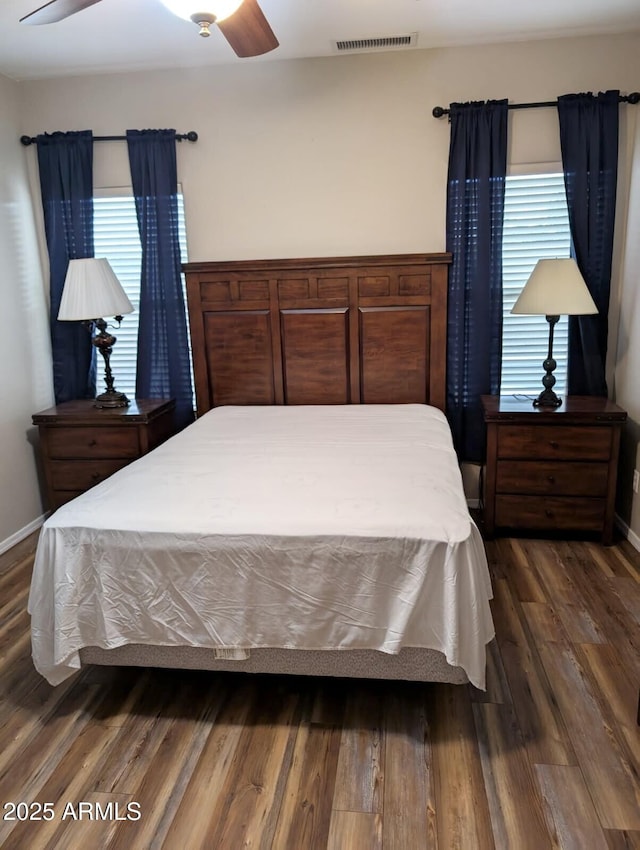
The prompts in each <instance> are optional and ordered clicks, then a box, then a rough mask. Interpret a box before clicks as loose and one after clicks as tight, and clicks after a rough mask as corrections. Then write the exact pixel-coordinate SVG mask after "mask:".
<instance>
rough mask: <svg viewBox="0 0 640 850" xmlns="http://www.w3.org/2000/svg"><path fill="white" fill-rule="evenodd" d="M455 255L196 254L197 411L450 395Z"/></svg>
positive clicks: (439, 403)
mask: <svg viewBox="0 0 640 850" xmlns="http://www.w3.org/2000/svg"><path fill="white" fill-rule="evenodd" d="M450 262H451V256H450V255H449V254H405V255H396V256H379V257H376V256H374V257H333V258H320V259H302V260H258V261H239V262H238V261H236V262H228V263H221V262H212V263H187V264H185V265H184V271H185V274H186V281H187V299H188V304H189V322H190V326H191V341H192V349H193V368H194V377H195V385H196V399H197V408H198V414H199V415H202V414H203V413H205V412H206V411H207V410H209V409H210V408H211V407H216V406H218V405H222V404H242V405H244V404H349V403H355V404H359V403H360V404H362V403H363V404H373V403H379V404H400V403H409V402H420V403H429V404H432V405H434V406H435V407H439V408H440V409H444V404H445V374H446V371H445V366H446V328H447V269H448V265H449V263H450Z"/></svg>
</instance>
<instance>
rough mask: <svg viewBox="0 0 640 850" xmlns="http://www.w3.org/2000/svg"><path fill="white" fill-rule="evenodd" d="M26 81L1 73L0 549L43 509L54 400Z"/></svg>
mask: <svg viewBox="0 0 640 850" xmlns="http://www.w3.org/2000/svg"><path fill="white" fill-rule="evenodd" d="M18 96H19V86H18V85H17V84H16V83H14V82H12V81H10V80H7V79H6V78H4V77H0V114H2V122H0V292H1V293H2V296H1V297H2V319H1V320H0V447H1V448H0V452H1V461H0V551H3V550H4V549H5V548H7V547H8V546H9V545H10V544H11V543H12V542H17V539H19V538H20V537H21V536H22V534H24V533H25V531H28V530H30V529H32V528H33V527H35V526H34V521H36V522H37V520H38V517H39V516H40V515H41V514H42V507H41V503H40V496H39V490H38V480H37V473H36V465H35V458H34V448H33V444H32V441H31V440H32V433H31V430H32V429H31V428H30V422H31V414H32V413H33V412H34V411H36V410H40V409H42V408H43V407H46V406H47V405H49V404H50V403H51V400H52V389H51V377H50V373H51V365H50V363H51V349H50V345H49V342H48V338H49V337H48V333H49V332H48V325H47V319H46V304H45V298H44V287H43V283H42V273H41V270H40V265H39V262H38V252H37V244H36V238H35V228H34V222H33V213H32V206H31V198H30V196H29V188H28V181H27V174H26V168H25V159H24V153H23V150H22V146H21V145H20V144H19V142H18V137H19V135H20V128H19V109H18V106H19V102H18Z"/></svg>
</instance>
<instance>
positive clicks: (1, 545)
mask: <svg viewBox="0 0 640 850" xmlns="http://www.w3.org/2000/svg"><path fill="white" fill-rule="evenodd" d="M46 518H47V515H46V514H42V516H39V517H37V518H36V519H34V520H33V521H32V522H30V523H29V524H28V525H25V527H24V528H21V529H19V530H18V531H16V532H15V533H14V534H12V535H11V536H10V537H7V538H6V539H5V540H2V541H1V542H0V555H4V553H5V552H8V551H9V549H11V548H12V547H13V546H17V545H18V543H21V542H22V541H23V540H24V539H25V537H28V536H29V535H30V534H33V532H34V531H37V530H38V529H39V528H40V526H41V525H42V523H43V522H44V521H45V519H46Z"/></svg>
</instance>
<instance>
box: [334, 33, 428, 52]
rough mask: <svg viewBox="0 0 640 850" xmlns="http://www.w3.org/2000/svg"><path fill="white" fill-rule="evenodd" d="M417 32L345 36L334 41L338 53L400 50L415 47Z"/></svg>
mask: <svg viewBox="0 0 640 850" xmlns="http://www.w3.org/2000/svg"><path fill="white" fill-rule="evenodd" d="M417 41H418V33H417V32H412V33H409V34H408V35H385V36H381V37H380V38H348V39H347V38H345V39H342V40H341V41H336V42H335V43H334V47H335V50H336V51H337V52H338V53H353V52H354V51H362V50H401V49H403V48H405V47H415V46H416V43H417Z"/></svg>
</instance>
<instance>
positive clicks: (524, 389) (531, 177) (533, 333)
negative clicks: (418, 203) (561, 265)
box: [500, 173, 571, 396]
mask: <svg viewBox="0 0 640 850" xmlns="http://www.w3.org/2000/svg"><path fill="white" fill-rule="evenodd" d="M570 245H571V236H570V232H569V216H568V212H567V201H566V195H565V188H564V178H563V175H562V174H561V173H556V174H526V175H518V176H509V177H507V180H506V190H505V209H504V234H503V248H502V270H503V328H502V383H501V389H500V392H501V393H502V394H503V395H512V394H523V395H532V396H533V395H535V396H537V395H538V394H539V393H540V391H541V390H542V389H543V387H542V376H543V374H544V369H543V368H542V361H543V360H545V359H546V356H547V351H548V345H549V325H548V323H547V321H546V319H545V318H544V316H514V315H512V314H511V312H510V311H511V308H512V307H513V305H514V303H515V301H516V298H517V297H518V295H519V294H520V292H521V291H522V288H523V287H524V285H525V283H526V282H527V279H528V277H529V275H530V274H531V272H532V271H533V267H534V266H535V264H536V262H537V261H538V260H542V259H546V258H553V257H568V256H569V252H570ZM567 327H568V322H567V317H566V316H561V317H560V321H559V322H558V324H557V325H556V326H555V330H554V340H553V356H554V359H555V360H556V362H557V364H558V365H557V368H556V370H555V372H554V375H555V378H556V382H557V383H556V386H555V387H554V389H555V390H556V392H558V393H559V394H562V393H564V392H565V385H566V375H567Z"/></svg>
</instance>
